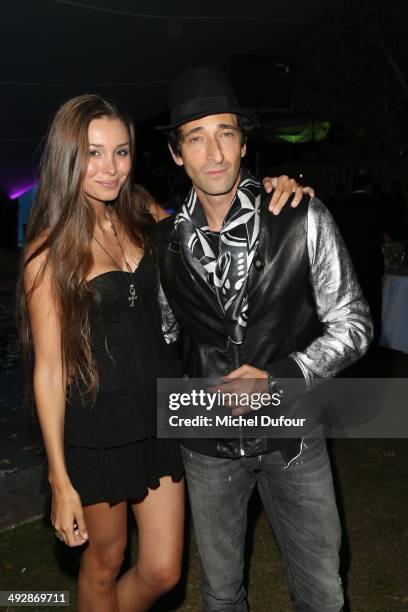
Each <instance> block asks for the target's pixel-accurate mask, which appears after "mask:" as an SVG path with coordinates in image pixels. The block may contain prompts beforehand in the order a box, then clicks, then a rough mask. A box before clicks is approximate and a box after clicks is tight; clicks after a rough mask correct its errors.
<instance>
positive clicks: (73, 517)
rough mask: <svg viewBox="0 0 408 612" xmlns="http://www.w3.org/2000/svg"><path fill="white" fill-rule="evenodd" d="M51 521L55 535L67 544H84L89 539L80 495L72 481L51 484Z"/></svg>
mask: <svg viewBox="0 0 408 612" xmlns="http://www.w3.org/2000/svg"><path fill="white" fill-rule="evenodd" d="M51 489H52V508H51V522H52V524H53V526H54V529H55V535H56V536H57V538H58V539H59V540H61V541H62V542H64V543H65V544H66V545H67V546H82V544H84V543H85V542H86V541H87V540H88V533H87V531H86V524H85V519H84V514H83V510H82V504H81V500H80V497H79V495H78V493H77V492H76V490H75V489H74V487H73V486H72V485H71V483H69V482H67V483H65V484H63V485H61V484H56V485H53V484H51Z"/></svg>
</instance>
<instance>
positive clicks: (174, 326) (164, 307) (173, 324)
mask: <svg viewBox="0 0 408 612" xmlns="http://www.w3.org/2000/svg"><path fill="white" fill-rule="evenodd" d="M157 301H158V302H159V307H160V313H161V320H162V332H163V336H164V339H165V341H166V343H167V344H172V343H173V342H176V340H177V339H178V337H179V335H180V327H179V324H178V323H177V321H176V318H175V316H174V314H173V311H172V309H171V308H170V305H169V303H168V301H167V298H166V296H165V293H164V291H163V288H162V286H161V285H159V290H158V292H157Z"/></svg>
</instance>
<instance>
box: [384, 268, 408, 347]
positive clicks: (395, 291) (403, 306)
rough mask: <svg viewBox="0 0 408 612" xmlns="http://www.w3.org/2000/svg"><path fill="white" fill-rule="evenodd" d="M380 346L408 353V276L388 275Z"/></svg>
mask: <svg viewBox="0 0 408 612" xmlns="http://www.w3.org/2000/svg"><path fill="white" fill-rule="evenodd" d="M382 298H383V305H382V326H381V336H380V346H384V347H386V348H391V349H395V350H397V351H403V352H404V353H408V275H399V274H397V273H392V274H391V273H386V274H384V278H383V290H382Z"/></svg>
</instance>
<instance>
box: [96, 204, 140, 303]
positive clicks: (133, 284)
mask: <svg viewBox="0 0 408 612" xmlns="http://www.w3.org/2000/svg"><path fill="white" fill-rule="evenodd" d="M106 212H107V215H108V218H109V221H110V224H111V228H112V231H113V235H114V236H115V238H116V241H117V243H118V245H119V248H120V250H121V253H122V257H123V261H124V262H125V265H126V267H127V269H128V272H129V274H130V276H131V278H132V281H133V282H131V283H129V282H128V284H129V295H128V302H129V308H134V305H135V301H136V300H137V293H136V281H135V277H134V274H133V270H132V268H131V267H130V265H129V263H128V261H127V259H126V257H125V253H124V252H123V249H122V245H121V244H120V242H119V238H118V232H117V230H116V227H115V225H114V223H113V221H112V219H111V216H110V214H109V211H108V210H107V211H106ZM93 239H94V240H95V242H96V243H97V244H99V246H100V247H101V249H102V250H103V251H105V253H106V254H107V255H108V257H109V258H110V259H111V260H112V261H113V263H114V264H115V265H116V266H117V267H118V268H120V266H118V263H117V261H116V259H114V257H112V255H111V254H110V253H109V251H108V250H107V249H105V247H104V246H103V244H101V243H100V242H99V240H98V239H97V238H95V236H93Z"/></svg>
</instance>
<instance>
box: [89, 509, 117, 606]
mask: <svg viewBox="0 0 408 612" xmlns="http://www.w3.org/2000/svg"><path fill="white" fill-rule="evenodd" d="M84 516H85V522H86V526H87V530H88V536H89V539H88V545H87V547H86V549H85V550H84V552H83V554H82V557H81V566H80V572H79V579H78V611H79V612H95V610H98V612H118V611H119V605H118V599H117V590H116V578H117V575H118V573H119V571H120V568H121V565H122V562H123V556H124V552H125V549H126V536H127V529H126V527H127V504H126V502H121V503H119V504H116V505H115V506H112V507H110V506H109V504H107V503H100V504H94V505H92V506H84Z"/></svg>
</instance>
